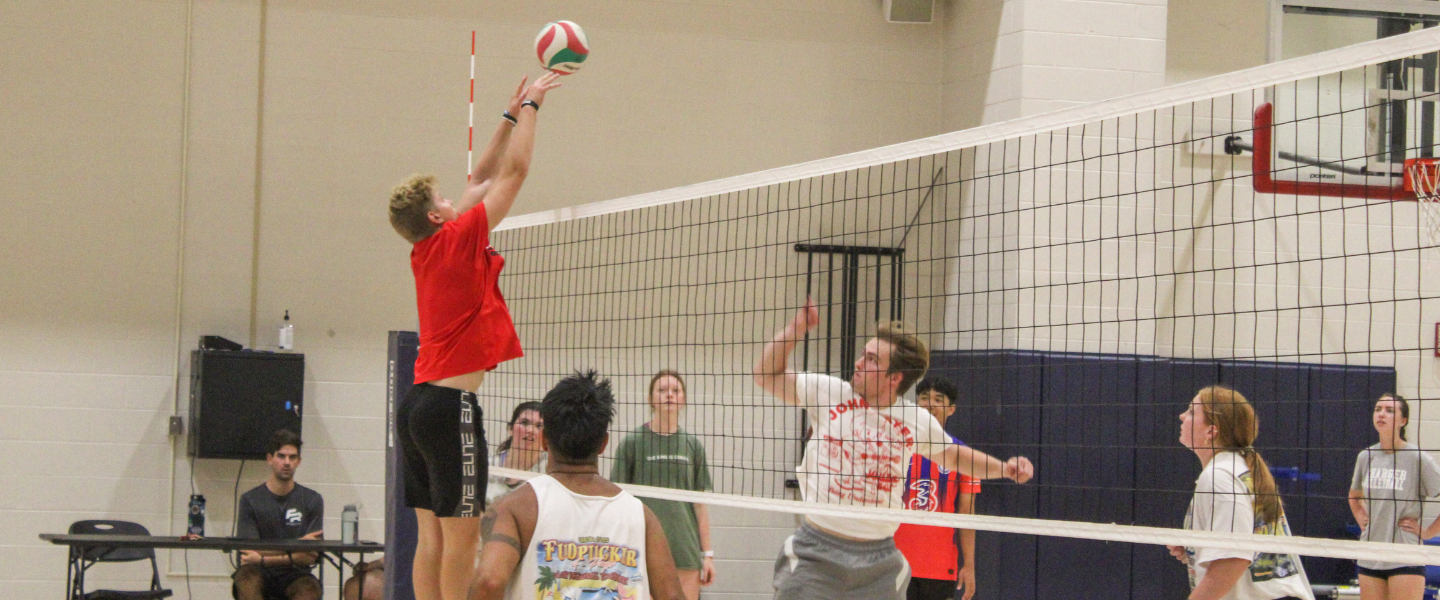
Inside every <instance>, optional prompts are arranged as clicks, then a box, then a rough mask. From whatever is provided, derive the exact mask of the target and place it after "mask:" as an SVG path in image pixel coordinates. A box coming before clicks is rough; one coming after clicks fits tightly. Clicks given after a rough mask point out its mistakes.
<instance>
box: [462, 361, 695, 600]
mask: <svg viewBox="0 0 1440 600" xmlns="http://www.w3.org/2000/svg"><path fill="white" fill-rule="evenodd" d="M614 405H615V399H614V397H613V396H611V393H610V382H609V380H600V379H598V378H597V376H596V374H595V372H594V371H590V372H589V373H586V374H584V375H580V374H578V373H577V374H575V375H571V376H569V377H566V378H565V379H562V380H561V381H560V383H559V384H557V385H556V386H555V388H554V389H552V390H550V393H548V394H546V395H545V399H544V400H542V401H541V403H540V417H541V418H542V419H543V420H544V421H545V433H544V438H543V440H542V449H544V450H545V451H548V452H549V453H550V462H549V465H548V466H547V467H546V474H545V475H541V476H539V477H536V478H533V479H531V480H530V481H529V482H527V483H526V484H525V485H522V486H520V487H519V488H516V489H515V491H513V492H511V493H510V494H508V495H506V496H504V497H502V498H501V499H500V500H499V501H497V502H496V503H495V504H494V505H493V506H491V507H489V509H487V510H486V511H485V516H484V517H482V518H481V519H480V540H481V544H482V546H481V552H480V561H479V563H478V564H476V566H475V578H474V582H473V583H471V585H470V600H500V599H502V598H508V599H510V600H537V599H540V600H562V599H564V600H571V599H591V598H595V599H599V598H620V599H621V600H646V599H650V598H654V599H656V600H683V599H684V595H683V592H682V591H681V588H680V578H679V576H678V575H676V573H675V562H674V559H673V558H672V557H671V556H670V546H669V544H667V543H666V540H665V531H664V530H663V529H661V528H660V521H659V519H657V518H655V515H654V514H653V513H651V512H650V509H648V508H645V505H644V504H641V503H640V500H639V499H637V498H636V497H634V496H632V495H630V493H629V492H626V491H624V490H622V489H620V486H617V485H615V484H613V483H611V482H610V481H609V480H607V479H605V478H604V477H602V476H601V475H600V453H601V452H603V451H604V450H605V446H606V444H608V443H609V441H610V436H609V433H608V431H609V429H610V420H611V418H612V417H613V416H614V414H615V408H614ZM541 515H544V517H543V518H541Z"/></svg>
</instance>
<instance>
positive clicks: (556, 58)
mask: <svg viewBox="0 0 1440 600" xmlns="http://www.w3.org/2000/svg"><path fill="white" fill-rule="evenodd" d="M535 55H536V56H539V57H540V66H542V67H545V68H546V69H549V70H551V71H554V72H556V73H559V74H561V75H569V74H571V73H574V72H576V71H579V70H580V64H581V63H583V62H585V58H586V57H588V56H590V42H588V41H586V40H585V31H584V30H583V29H580V26H579V25H576V24H575V23H573V22H570V21H555V22H554V23H548V24H546V25H545V26H544V27H541V28H540V35H537V36H535Z"/></svg>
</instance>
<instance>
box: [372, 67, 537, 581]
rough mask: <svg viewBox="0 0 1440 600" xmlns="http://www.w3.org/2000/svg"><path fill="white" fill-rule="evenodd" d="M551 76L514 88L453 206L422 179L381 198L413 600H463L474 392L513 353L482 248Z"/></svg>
mask: <svg viewBox="0 0 1440 600" xmlns="http://www.w3.org/2000/svg"><path fill="white" fill-rule="evenodd" d="M557 77H558V75H556V74H555V73H548V74H546V75H545V76H543V77H541V78H540V79H537V80H536V81H535V83H534V84H532V85H530V87H528V88H526V87H525V80H521V81H520V87H519V88H517V89H516V90H515V95H514V96H512V97H511V98H510V105H509V108H508V109H507V110H506V111H505V113H504V117H505V120H504V121H501V123H500V124H499V126H497V127H496V129H495V134H494V135H493V136H491V138H490V142H489V143H488V144H487V145H486V146H485V149H484V150H483V151H482V152H481V154H480V160H479V162H477V163H476V165H475V170H474V171H473V172H472V173H471V174H470V180H469V181H468V182H467V183H466V185H465V192H464V193H463V194H461V195H460V199H459V200H457V201H455V202H451V201H450V200H448V199H446V198H445V197H444V196H441V195H440V192H439V191H438V190H436V189H435V178H434V177H433V176H429V175H416V176H413V177H411V178H410V179H409V180H407V181H405V182H404V183H402V184H400V185H399V186H397V187H396V188H395V190H394V192H393V193H392V195H391V197H390V225H391V226H393V227H394V228H395V231H396V232H398V233H399V234H400V236H401V237H404V238H405V240H406V241H408V242H410V243H411V244H414V247H413V248H412V249H411V251H410V267H411V269H412V270H413V271H414V272H415V297H416V304H417V305H418V307H419V311H420V354H419V357H418V358H417V359H416V360H415V386H414V387H412V388H410V392H409V393H407V394H406V395H405V398H404V400H402V401H401V402H400V406H399V408H398V410H397V411H396V415H395V430H396V437H397V438H398V439H399V443H400V450H401V454H402V455H403V457H404V465H405V504H406V505H407V506H410V507H412V508H414V509H415V516H416V518H417V520H418V521H419V539H418V540H417V542H416V544H415V562H414V566H413V573H412V582H413V584H414V588H415V598H416V600H463V599H464V598H465V596H466V592H467V590H468V588H469V585H470V576H471V574H472V573H473V567H474V563H475V551H476V545H477V543H478V540H479V537H480V534H479V532H480V514H481V513H482V512H484V510H485V505H484V504H485V496H484V493H483V491H484V489H485V487H484V486H485V482H486V479H487V477H486V475H487V470H488V469H487V467H486V465H487V462H488V461H487V460H486V457H485V454H486V452H487V448H486V445H485V430H484V429H483V428H482V427H481V426H480V406H479V404H478V402H477V401H476V397H475V390H477V389H479V388H480V384H481V383H482V382H484V381H485V373H486V372H487V371H490V370H491V369H494V368H495V366H496V365H498V364H500V363H501V362H504V361H507V360H510V359H514V358H519V357H520V356H521V351H520V340H519V339H518V338H517V337H516V335H515V325H514V324H513V323H512V322H511V321H510V309H509V308H507V307H506V306H505V298H504V297H503V296H501V295H500V288H499V287H498V285H497V282H498V280H499V278H500V270H501V269H503V268H504V267H505V259H504V258H501V256H500V253H498V252H496V251H495V249H494V248H491V247H490V231H491V230H493V229H494V228H495V226H496V225H498V224H499V223H500V220H501V219H504V218H505V215H506V214H508V213H509V212H510V207H511V206H512V205H514V203H515V197H516V195H517V194H519V193H520V186H521V184H523V183H524V182H525V176H526V174H527V173H528V172H529V168H530V156H531V154H532V152H533V150H534V147H535V119H536V118H537V115H538V114H539V112H540V105H541V103H543V102H544V101H545V93H546V92H547V91H549V90H552V89H555V88H557V87H560V84H559V83H557V82H556V79H557Z"/></svg>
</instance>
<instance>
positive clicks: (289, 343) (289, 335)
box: [279, 310, 295, 350]
mask: <svg viewBox="0 0 1440 600" xmlns="http://www.w3.org/2000/svg"><path fill="white" fill-rule="evenodd" d="M279 345H280V349H281V350H294V349H295V324H294V323H291V322H290V311H288V310H287V311H285V320H284V321H282V322H281V323H280V344H279Z"/></svg>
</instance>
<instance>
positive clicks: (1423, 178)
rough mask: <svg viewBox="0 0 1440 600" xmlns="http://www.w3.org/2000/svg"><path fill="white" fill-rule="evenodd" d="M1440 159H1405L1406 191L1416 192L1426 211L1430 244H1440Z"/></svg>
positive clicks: (1417, 199)
mask: <svg viewBox="0 0 1440 600" xmlns="http://www.w3.org/2000/svg"><path fill="white" fill-rule="evenodd" d="M1437 161H1440V159H1435V158H1407V159H1405V180H1404V182H1403V183H1404V186H1405V191H1407V192H1415V200H1416V201H1417V202H1419V203H1420V212H1421V213H1424V219H1425V229H1426V230H1427V231H1428V232H1429V234H1430V245H1431V246H1436V245H1440V164H1437Z"/></svg>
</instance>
